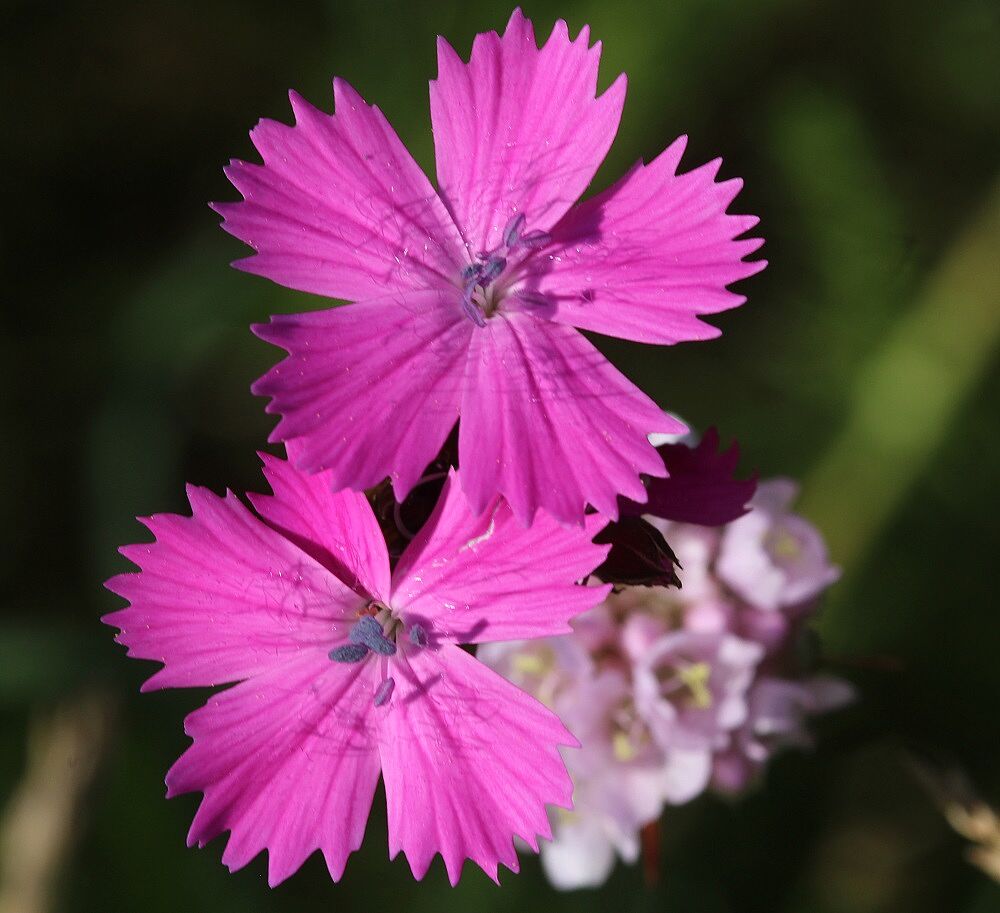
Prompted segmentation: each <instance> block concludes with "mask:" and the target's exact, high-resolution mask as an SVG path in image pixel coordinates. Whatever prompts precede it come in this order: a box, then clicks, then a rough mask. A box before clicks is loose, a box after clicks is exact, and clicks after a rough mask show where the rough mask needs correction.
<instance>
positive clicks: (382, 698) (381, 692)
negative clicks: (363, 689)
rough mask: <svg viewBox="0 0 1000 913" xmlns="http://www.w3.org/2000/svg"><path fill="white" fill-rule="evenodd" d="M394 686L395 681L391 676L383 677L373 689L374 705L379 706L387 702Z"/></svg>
mask: <svg viewBox="0 0 1000 913" xmlns="http://www.w3.org/2000/svg"><path fill="white" fill-rule="evenodd" d="M395 687H396V682H395V681H393V679H392V676H390V677H389V678H387V679H385V680H384V681H383V682H382V684H381V685H379V686H378V689H377V690H376V691H375V706H376V707H381V706H382V705H383V704H387V703H389V698H390V697H392V689H393V688H395Z"/></svg>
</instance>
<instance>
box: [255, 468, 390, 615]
mask: <svg viewBox="0 0 1000 913" xmlns="http://www.w3.org/2000/svg"><path fill="white" fill-rule="evenodd" d="M290 456H291V457H292V459H294V456H295V452H294V448H292V451H291V453H290ZM261 459H262V460H263V463H264V476H265V477H266V478H267V481H268V483H269V484H270V486H271V490H272V491H273V492H274V494H271V495H259V494H248V495H247V498H248V499H249V500H250V503H251V504H253V506H254V509H255V510H256V511H257V513H259V514H260V515H261V516H262V517H263V518H264V519H265V520H266V521H267V522H268V523H270V524H271V525H272V526H273V527H275V528H276V529H278V530H279V531H280V532H281V533H282V534H283V535H284V536H286V537H287V538H289V539H291V540H292V541H293V542H295V544H296V545H298V546H299V547H300V548H301V549H302V550H303V551H304V552H307V553H308V554H310V555H312V557H313V558H315V559H316V560H317V561H319V562H320V563H321V564H323V565H325V566H326V567H328V568H330V569H331V570H332V571H333V573H334V574H336V575H337V577H339V578H340V579H341V580H342V581H343V582H344V583H347V584H348V585H349V586H351V587H352V588H353V589H355V590H357V591H358V592H360V593H361V594H362V595H365V596H368V597H373V598H375V599H380V600H385V599H387V598H388V596H389V553H388V552H387V551H386V547H385V537H384V536H383V535H382V530H381V529H379V525H378V521H377V520H376V519H375V515H374V514H373V513H372V509H371V505H370V504H369V503H368V499H367V498H366V497H365V496H364V494H362V493H361V492H357V491H349V490H344V491H340V492H335V491H334V490H333V487H332V484H331V482H330V477H329V476H330V474H329V473H328V472H321V473H316V474H315V475H308V474H307V473H304V472H298V471H297V470H296V469H295V468H294V467H293V466H292V464H291V463H290V462H288V461H286V460H280V459H278V458H277V457H273V456H271V455H270V454H266V453H265V454H261Z"/></svg>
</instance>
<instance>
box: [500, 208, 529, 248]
mask: <svg viewBox="0 0 1000 913" xmlns="http://www.w3.org/2000/svg"><path fill="white" fill-rule="evenodd" d="M522 231H524V213H523V212H519V213H518V214H517V215H516V216H514V217H513V218H511V220H510V221H509V222H508V223H507V225H506V226H505V228H504V230H503V243H504V246H505V247H513V246H514V245H515V244H517V242H518V241H520V240H521V232H522Z"/></svg>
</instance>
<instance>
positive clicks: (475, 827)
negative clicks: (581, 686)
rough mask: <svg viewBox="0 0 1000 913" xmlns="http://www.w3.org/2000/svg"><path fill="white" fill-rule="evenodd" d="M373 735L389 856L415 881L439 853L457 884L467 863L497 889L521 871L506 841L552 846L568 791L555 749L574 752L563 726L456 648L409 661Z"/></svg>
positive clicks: (399, 665) (397, 668) (398, 667)
mask: <svg viewBox="0 0 1000 913" xmlns="http://www.w3.org/2000/svg"><path fill="white" fill-rule="evenodd" d="M393 671H394V674H395V676H396V688H395V692H394V694H393V696H392V699H391V701H390V702H389V703H388V704H387V705H386V706H385V708H384V713H385V716H384V717H383V718H382V722H381V726H380V728H379V753H380V755H381V759H382V776H383V778H384V779H385V795H386V802H387V805H388V809H389V855H390V857H391V858H395V857H396V855H397V854H398V853H399V852H400V851H402V852H404V853H405V854H406V856H407V859H408V861H409V863H410V868H411V869H412V870H413V874H414V876H415V877H417V878H422V877H423V876H424V873H425V872H426V871H427V868H428V866H429V865H430V863H431V860H432V859H433V858H434V854H435V853H440V854H441V856H442V858H443V859H444V864H445V868H446V869H447V871H448V878H449V879H450V880H451V883H452V884H455V883H456V882H457V881H458V878H459V875H460V874H461V871H462V864H463V862H464V861H465V859H471V860H472V861H473V862H475V863H476V865H478V866H479V867H480V868H482V870H483V871H484V872H486V874H487V875H489V876H490V878H492V879H493V880H494V881H496V880H497V870H498V865H499V864H500V863H503V865H505V866H507V868H509V869H511V870H512V871H514V872H516V871H517V870H518V861H517V854H516V852H515V851H514V845H513V840H512V838H513V837H514V836H518V837H521V839H523V840H524V841H525V842H527V843H528V844H529V845H530V846H531V848H532V849H533V850H536V851H537V849H538V842H537V837H536V835H539V836H542V837H544V838H548V837H550V836H551V832H550V830H549V823H548V820H547V817H546V810H545V805H546V803H549V804H554V805H560V806H563V807H566V808H568V807H569V805H570V797H571V794H572V791H573V786H572V783H571V782H570V778H569V775H568V774H567V773H566V767H565V765H564V764H563V762H562V759H561V758H560V756H559V750H558V746H559V745H576V741H575V740H574V738H573V737H572V736H571V735H570V734H569V733H568V732H567V731H566V729H565V728H564V727H563V725H562V723H560V722H559V718H558V717H557V716H556V715H555V714H554V713H552V712H551V711H550V710H548V709H547V708H546V707H544V706H543V705H542V704H540V703H539V702H538V701H536V700H535V699H534V698H532V697H529V696H528V695H527V694H525V693H524V692H523V691H520V690H518V689H517V688H515V687H514V686H513V685H511V684H510V683H509V682H507V681H505V680H504V679H503V678H501V677H500V676H499V675H497V674H496V673H495V672H493V671H492V670H490V669H488V668H486V667H485V666H484V665H483V664H482V663H480V662H479V661H478V660H477V659H475V658H473V657H472V656H469V654H468V653H466V652H465V651H464V650H462V649H461V648H460V647H456V646H453V645H451V644H444V645H442V646H441V647H440V648H439V649H424V650H420V651H417V652H413V653H410V654H409V655H407V656H405V657H404V658H403V659H402V660H401V661H398V662H396V663H395V664H394V670H393Z"/></svg>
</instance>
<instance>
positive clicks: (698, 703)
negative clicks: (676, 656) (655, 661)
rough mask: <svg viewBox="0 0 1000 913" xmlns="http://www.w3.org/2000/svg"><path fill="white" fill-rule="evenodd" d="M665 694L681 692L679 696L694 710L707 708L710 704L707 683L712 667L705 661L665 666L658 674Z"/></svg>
mask: <svg viewBox="0 0 1000 913" xmlns="http://www.w3.org/2000/svg"><path fill="white" fill-rule="evenodd" d="M659 678H660V684H661V688H662V691H663V694H664V695H665V696H670V695H672V694H677V692H681V695H679V697H680V698H681V699H682V700H683V702H684V703H686V704H687V706H689V707H692V708H694V709H695V710H708V709H709V708H710V707H711V706H712V690H711V688H710V687H709V683H710V681H711V678H712V667H711V666H710V665H709V664H708V663H706V662H693V663H688V662H680V663H677V664H676V665H673V666H667V667H666V668H665V669H664V670H663V671H662V673H661V674H660V676H659Z"/></svg>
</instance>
